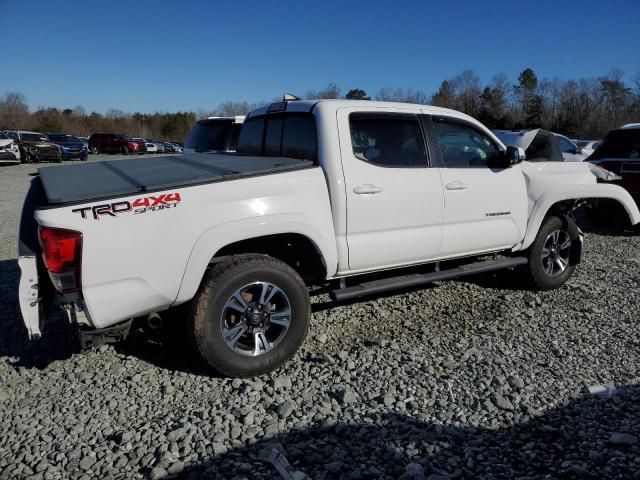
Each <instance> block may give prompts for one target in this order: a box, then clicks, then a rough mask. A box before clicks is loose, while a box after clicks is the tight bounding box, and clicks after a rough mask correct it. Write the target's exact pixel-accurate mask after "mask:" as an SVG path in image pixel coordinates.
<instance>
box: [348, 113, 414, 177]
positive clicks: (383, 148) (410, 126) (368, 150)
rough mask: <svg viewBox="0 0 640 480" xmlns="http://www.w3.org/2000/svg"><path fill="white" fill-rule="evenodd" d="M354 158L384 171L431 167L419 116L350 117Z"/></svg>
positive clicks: (361, 114) (362, 115)
mask: <svg viewBox="0 0 640 480" xmlns="http://www.w3.org/2000/svg"><path fill="white" fill-rule="evenodd" d="M349 129H350V132H351V146H352V149H353V155H354V156H355V157H356V158H357V159H359V160H362V161H364V162H367V163H371V164H373V165H378V166H381V167H405V168H416V167H426V166H427V155H426V152H425V144H424V137H423V135H422V129H421V128H420V123H419V121H418V117H417V116H416V115H404V114H370V113H353V114H351V115H350V116H349Z"/></svg>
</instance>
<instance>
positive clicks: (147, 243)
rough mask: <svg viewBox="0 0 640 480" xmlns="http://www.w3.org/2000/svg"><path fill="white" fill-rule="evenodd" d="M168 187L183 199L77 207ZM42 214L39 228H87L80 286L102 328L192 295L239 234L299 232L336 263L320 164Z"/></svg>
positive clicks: (329, 261)
mask: <svg viewBox="0 0 640 480" xmlns="http://www.w3.org/2000/svg"><path fill="white" fill-rule="evenodd" d="M163 194H165V195H166V194H179V195H180V202H178V203H177V204H176V206H175V207H171V208H163V209H156V210H150V209H146V210H145V209H144V208H143V207H142V208H141V209H136V208H134V209H133V210H132V211H128V212H123V213H118V214H117V215H116V216H109V215H99V216H98V217H99V219H95V218H94V217H93V215H92V213H91V212H90V211H87V212H86V213H87V214H86V217H87V218H84V219H83V218H82V216H81V215H80V213H79V212H77V211H76V212H74V211H73V210H77V209H79V208H82V207H87V206H95V205H100V204H112V203H118V202H126V201H128V202H130V203H131V204H133V203H134V201H135V200H136V199H142V198H146V197H150V196H151V197H156V198H157V197H159V196H161V195H163ZM138 210H140V211H138ZM35 216H36V220H37V222H38V223H39V224H41V225H47V226H52V227H59V228H67V229H72V230H78V231H80V232H82V234H83V249H82V271H81V275H82V292H83V297H84V301H85V303H86V306H87V310H88V312H87V313H88V316H89V318H90V320H91V321H92V323H93V324H94V326H95V327H96V328H103V327H106V326H109V325H112V324H114V323H116V322H119V321H122V320H125V319H128V318H131V317H134V316H139V315H142V314H145V313H149V312H153V311H158V310H162V309H164V308H167V307H169V306H171V305H173V304H174V303H181V302H185V301H187V300H189V299H190V298H192V297H193V295H194V294H195V292H196V291H197V288H198V286H199V284H200V281H201V279H202V275H203V274H204V271H205V269H206V267H207V265H208V263H209V262H210V260H211V258H212V257H213V256H214V255H215V253H216V252H217V251H218V250H220V249H221V248H222V247H224V246H226V245H228V244H229V243H233V242H235V241H239V240H244V239H247V238H252V237H257V236H261V235H268V234H274V233H300V234H303V235H306V236H308V237H309V238H310V239H311V240H312V241H313V242H314V243H315V244H316V246H317V247H318V249H319V250H320V252H321V253H322V254H323V256H324V259H325V262H326V263H327V267H328V270H329V271H330V272H331V270H332V268H333V269H334V270H335V265H336V262H337V260H336V247H335V236H334V231H333V223H332V217H331V211H330V204H329V197H328V192H327V187H326V183H325V179H324V176H323V174H322V171H321V170H320V168H311V169H305V170H299V171H294V172H286V173H279V174H273V175H264V176H258V177H252V178H245V179H238V180H234V181H227V182H220V183H212V184H205V185H199V186H191V187H186V188H174V189H171V190H166V191H162V192H156V193H151V194H141V195H136V196H129V197H123V198H117V199H109V200H107V201H100V200H99V201H96V202H92V203H90V204H83V205H74V206H64V207H61V208H50V209H43V210H38V211H37V212H36V214H35Z"/></svg>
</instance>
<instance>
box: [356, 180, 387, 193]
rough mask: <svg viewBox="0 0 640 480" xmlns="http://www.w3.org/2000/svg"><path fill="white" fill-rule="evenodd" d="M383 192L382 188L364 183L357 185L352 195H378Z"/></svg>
mask: <svg viewBox="0 0 640 480" xmlns="http://www.w3.org/2000/svg"><path fill="white" fill-rule="evenodd" d="M383 190H384V188H382V187H378V186H377V185H371V184H370V183H365V184H364V185H359V186H357V187H354V188H353V193H355V194H356V195H368V194H372V193H380V192H382V191H383Z"/></svg>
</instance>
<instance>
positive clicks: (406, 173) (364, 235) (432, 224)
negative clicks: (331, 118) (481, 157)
mask: <svg viewBox="0 0 640 480" xmlns="http://www.w3.org/2000/svg"><path fill="white" fill-rule="evenodd" d="M337 116H338V132H339V136H340V150H341V153H342V167H343V171H344V176H345V192H346V198H347V244H348V250H349V269H350V270H351V271H366V270H372V269H379V268H385V267H392V266H400V265H408V264H412V263H420V262H424V261H426V260H429V259H433V258H435V257H437V255H438V252H439V250H440V243H441V239H442V229H441V225H442V215H443V199H442V181H441V180H440V173H439V171H438V170H437V169H434V168H430V166H429V155H428V148H427V145H426V142H425V137H424V134H423V127H422V125H421V122H420V118H419V116H418V115H417V114H416V113H414V112H412V111H410V110H406V111H403V110H402V109H398V110H397V111H395V112H393V113H390V112H389V111H388V110H387V109H385V112H384V113H382V112H376V111H375V110H372V111H362V109H361V108H360V109H354V108H341V109H339V110H338V112H337Z"/></svg>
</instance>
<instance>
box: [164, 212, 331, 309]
mask: <svg viewBox="0 0 640 480" xmlns="http://www.w3.org/2000/svg"><path fill="white" fill-rule="evenodd" d="M319 220H321V219H318V218H312V217H310V216H308V215H305V214H301V213H286V214H275V215H265V216H262V217H256V218H246V219H243V220H237V221H231V222H226V223H222V224H220V225H216V226H214V227H211V228H209V229H208V230H206V231H205V232H203V234H202V235H201V236H200V237H199V238H198V240H197V242H196V244H195V246H194V247H193V250H192V251H191V255H190V256H189V260H188V262H187V266H186V268H185V272H184V276H183V279H182V283H181V285H180V290H179V292H178V296H177V298H176V300H175V305H178V304H180V303H184V302H186V301H189V300H190V299H191V298H193V296H194V295H195V294H196V291H197V290H198V287H199V286H200V282H201V281H202V277H203V275H204V273H205V270H206V269H207V267H208V265H209V263H210V262H211V259H212V258H213V257H214V256H215V254H216V253H217V252H219V251H220V250H221V249H222V248H223V247H226V246H227V245H231V244H233V243H236V242H239V241H242V240H249V239H251V238H257V237H263V236H267V235H277V234H287V233H295V234H299V235H304V236H305V237H307V238H308V239H309V240H311V241H312V242H313V243H314V244H315V246H316V248H317V249H318V251H319V252H320V254H321V255H322V258H323V260H324V262H325V265H326V266H327V275H328V276H329V277H330V276H333V275H334V274H335V272H336V270H337V265H338V253H337V247H336V242H335V234H334V230H333V223H332V222H330V221H326V222H319ZM323 223H326V224H323ZM318 227H322V228H321V229H320V228H318Z"/></svg>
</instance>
